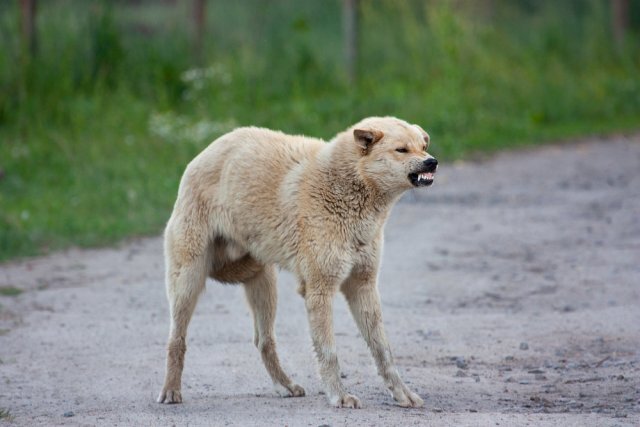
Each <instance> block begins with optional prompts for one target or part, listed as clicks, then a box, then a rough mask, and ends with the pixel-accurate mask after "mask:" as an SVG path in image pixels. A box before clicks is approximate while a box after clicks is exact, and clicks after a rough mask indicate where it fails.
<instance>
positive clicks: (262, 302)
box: [244, 265, 305, 397]
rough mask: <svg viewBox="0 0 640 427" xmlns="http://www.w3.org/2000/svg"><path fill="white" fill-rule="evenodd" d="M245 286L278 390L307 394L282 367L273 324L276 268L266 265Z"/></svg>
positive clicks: (291, 394)
mask: <svg viewBox="0 0 640 427" xmlns="http://www.w3.org/2000/svg"><path fill="white" fill-rule="evenodd" d="M244 289H245V293H246V296H247V301H248V303H249V307H250V308H251V311H252V312H253V319H254V325H255V331H254V334H255V335H254V344H255V345H256V347H257V348H258V350H259V351H260V355H261V356H262V361H263V362H264V366H265V367H266V368H267V372H268V373H269V376H270V377H271V379H272V380H273V384H274V386H275V387H276V391H277V392H278V393H279V394H281V395H284V396H288V397H298V396H304V394H305V393H304V389H303V388H302V387H300V386H299V385H297V384H295V383H293V382H292V381H291V379H289V377H288V376H287V374H286V373H285V372H284V371H283V370H282V367H281V366H280V360H279V359H278V354H277V353H276V337H275V332H274V327H273V326H274V322H275V317H276V307H277V300H278V297H277V288H276V270H275V267H274V266H272V265H269V266H265V267H264V268H263V270H262V271H261V272H259V273H258V274H256V275H255V276H254V277H253V278H251V279H248V280H245V281H244Z"/></svg>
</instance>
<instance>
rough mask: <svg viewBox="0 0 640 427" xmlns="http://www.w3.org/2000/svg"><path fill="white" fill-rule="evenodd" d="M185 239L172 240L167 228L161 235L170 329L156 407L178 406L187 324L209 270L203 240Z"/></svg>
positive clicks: (206, 251)
mask: <svg viewBox="0 0 640 427" xmlns="http://www.w3.org/2000/svg"><path fill="white" fill-rule="evenodd" d="M188 237H189V236H188V235H187V236H182V235H181V236H180V238H179V239H175V240H174V239H173V236H172V234H171V230H170V229H169V228H168V229H167V233H166V235H165V258H166V259H165V262H166V263H167V267H166V268H167V277H166V280H167V297H168V299H169V310H170V315H171V329H170V332H169V342H168V344H167V371H166V377H165V381H164V386H163V387H162V391H161V392H160V395H159V396H158V403H181V402H182V394H181V391H180V390H181V380H182V369H183V367H184V355H185V352H186V350H187V345H186V337H187V328H188V326H189V321H190V320H191V316H192V315H193V311H194V309H195V307H196V303H197V302H198V296H199V295H200V293H201V292H202V290H203V289H204V284H205V280H206V276H207V272H208V267H209V258H208V248H207V245H206V239H205V237H204V236H198V237H200V238H201V239H202V240H201V241H194V239H190V238H188ZM174 241H175V242H176V244H174Z"/></svg>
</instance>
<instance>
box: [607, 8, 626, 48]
mask: <svg viewBox="0 0 640 427" xmlns="http://www.w3.org/2000/svg"><path fill="white" fill-rule="evenodd" d="M611 27H612V30H613V39H614V41H615V43H616V45H617V46H618V47H619V48H620V47H622V45H623V44H624V39H625V37H626V34H627V29H628V28H629V0H611Z"/></svg>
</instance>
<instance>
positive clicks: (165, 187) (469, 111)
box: [0, 0, 640, 260]
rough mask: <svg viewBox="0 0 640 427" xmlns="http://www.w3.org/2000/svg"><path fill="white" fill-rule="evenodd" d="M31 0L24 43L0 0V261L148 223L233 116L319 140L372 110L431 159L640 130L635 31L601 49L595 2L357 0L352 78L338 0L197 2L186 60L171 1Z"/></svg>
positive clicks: (12, 8)
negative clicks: (201, 43)
mask: <svg viewBox="0 0 640 427" xmlns="http://www.w3.org/2000/svg"><path fill="white" fill-rule="evenodd" d="M41 3H42V4H41V5H40V11H39V12H40V15H39V21H38V22H39V31H40V45H39V51H38V54H37V55H36V56H35V57H33V58H31V57H29V55H27V54H26V53H25V51H24V49H22V47H21V45H20V42H19V37H18V35H19V31H18V30H19V27H18V25H17V19H16V18H17V16H18V11H17V6H16V5H17V2H10V3H7V4H3V5H0V34H1V37H0V260H7V259H10V258H14V257H19V256H29V255H36V254H41V253H44V252H47V251H50V250H54V249H59V248H63V247H67V246H69V245H79V246H95V245H103V244H110V243H113V242H117V241H118V240H120V239H122V238H124V237H127V236H131V235H149V234H155V233H158V232H159V231H160V230H161V229H162V227H163V224H164V223H165V221H166V220H167V219H168V216H169V214H170V211H171V207H172V204H173V201H174V200H175V195H176V191H177V186H178V181H179V179H180V175H181V173H182V171H183V169H184V167H185V165H186V164H187V162H188V161H189V160H190V159H191V158H192V157H193V156H194V155H196V154H197V153H198V152H199V151H200V150H201V149H202V148H204V147H205V146H206V145H207V144H208V143H209V142H210V141H211V140H213V139H214V138H215V137H217V136H218V135H220V134H222V133H224V132H226V131H227V130H230V129H231V128H233V127H234V126H239V125H248V124H253V125H261V126H267V127H271V128H277V129H282V130H284V131H286V132H291V133H305V134H309V135H314V136H319V137H324V138H330V137H331V136H332V135H334V134H335V133H336V132H338V131H340V130H342V129H344V128H345V127H347V126H348V125H350V124H351V123H353V122H355V121H357V120H359V119H361V118H362V117H365V116H369V115H385V114H390V115H395V116H398V117H401V118H404V119H406V120H409V121H413V122H416V123H419V124H420V125H422V126H423V127H424V128H425V129H427V130H428V131H429V133H430V134H431V135H432V139H433V152H434V154H435V155H437V156H438V157H439V159H440V160H441V161H444V162H447V161H451V160H453V159H457V158H461V157H465V156H469V155H470V154H472V153H476V152H491V151H495V150H500V149H504V148H511V147H518V146H525V145H529V144H539V143H540V142H542V141H549V140H557V139H562V138H567V137H574V136H580V135H585V134H593V133H608V132H612V131H617V130H621V129H623V130H624V129H629V130H631V129H638V128H640V78H639V77H638V76H639V75H640V55H638V45H639V44H638V33H637V31H636V30H633V29H632V30H633V31H632V32H631V33H630V38H629V40H628V41H627V43H626V46H624V47H622V48H620V49H616V48H614V47H613V45H612V41H611V37H610V34H609V30H608V25H609V22H610V20H609V16H608V2H606V1H605V0H593V1H578V2H573V1H567V2H554V1H551V0H546V1H539V2H530V1H525V0H519V1H509V2H506V1H501V0H495V4H496V5H497V6H496V12H495V15H494V16H493V17H487V16H485V17H483V15H481V14H478V13H477V10H474V7H477V6H474V5H477V4H478V3H476V2H461V3H459V4H460V5H462V6H459V7H457V8H454V6H453V5H454V4H458V3H454V2H436V1H431V2H424V1H417V0H416V1H403V2H397V1H392V0H377V1H373V0H369V1H367V0H363V1H362V19H361V29H362V34H361V40H362V43H361V56H360V61H359V68H360V78H359V80H358V83H357V84H355V85H350V84H349V83H347V81H346V78H345V73H344V71H343V68H342V62H341V61H342V52H341V35H340V5H341V2H340V1H338V0H332V1H323V2H311V1H309V2H304V1H293V0H288V1H285V0H282V1H279V2H273V3H270V6H266V3H265V2H262V1H258V0H237V1H235V2H209V5H210V8H209V16H208V26H209V37H208V43H207V49H206V50H205V52H204V53H203V55H202V59H201V60H200V61H197V60H196V58H195V56H194V55H193V54H192V46H191V43H190V40H189V39H190V34H189V32H188V31H187V29H188V26H186V25H185V22H186V19H187V16H188V11H186V10H183V9H180V8H179V9H173V8H171V7H167V6H164V5H162V4H160V3H157V2H156V3H149V4H145V3H143V4H142V5H141V6H136V7H133V8H130V7H127V6H124V5H123V3H111V4H115V5H116V6H113V7H109V6H108V4H110V3H109V2H102V3H101V2H83V1H80V0H54V1H49V2H41ZM181 4H182V3H181ZM465 5H466V6H465ZM633 7H634V8H633V9H632V13H633V16H634V17H636V18H637V15H638V13H639V12H638V10H637V8H635V6H633ZM636 18H634V19H636ZM634 22H637V20H636V21H634ZM198 63H201V65H200V66H198V65H196V64H198ZM189 70H191V71H189Z"/></svg>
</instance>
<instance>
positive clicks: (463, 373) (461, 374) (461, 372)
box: [456, 369, 467, 377]
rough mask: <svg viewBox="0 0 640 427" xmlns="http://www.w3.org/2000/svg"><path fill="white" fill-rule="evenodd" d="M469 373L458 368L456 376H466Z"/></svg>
mask: <svg viewBox="0 0 640 427" xmlns="http://www.w3.org/2000/svg"><path fill="white" fill-rule="evenodd" d="M466 376H467V374H466V372H464V371H461V370H459V369H458V372H456V377H466Z"/></svg>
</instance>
